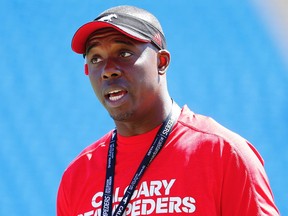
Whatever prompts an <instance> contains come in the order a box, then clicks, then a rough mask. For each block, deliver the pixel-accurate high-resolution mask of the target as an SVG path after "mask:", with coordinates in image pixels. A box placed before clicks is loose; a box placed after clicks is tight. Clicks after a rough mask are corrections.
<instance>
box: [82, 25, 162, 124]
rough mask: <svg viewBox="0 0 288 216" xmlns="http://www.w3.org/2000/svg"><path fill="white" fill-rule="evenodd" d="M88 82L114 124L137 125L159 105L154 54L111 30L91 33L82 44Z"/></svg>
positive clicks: (152, 50) (153, 51)
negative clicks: (131, 123)
mask: <svg viewBox="0 0 288 216" xmlns="http://www.w3.org/2000/svg"><path fill="white" fill-rule="evenodd" d="M86 50H87V51H86V61H87V64H88V68H89V78H90V82H91V85H92V87H93V89H94V92H95V94H96V96H97V97H98V99H99V101H100V102H101V103H102V104H103V106H104V107H105V108H106V109H107V111H108V112H109V114H110V116H111V117H112V118H113V119H114V120H115V121H135V120H136V121H137V120H139V121H141V119H143V117H144V116H145V115H146V114H148V113H149V112H150V111H151V110H153V108H155V107H157V103H158V104H159V91H160V84H159V75H158V66H157V50H156V48H154V46H153V45H151V44H150V43H142V42H139V41H136V40H134V39H131V38H129V37H127V36H125V35H124V34H122V33H120V32H118V31H116V30H114V29H102V30H100V31H97V32H96V33H94V34H93V35H92V36H91V37H90V38H89V39H88V41H87V43H86Z"/></svg>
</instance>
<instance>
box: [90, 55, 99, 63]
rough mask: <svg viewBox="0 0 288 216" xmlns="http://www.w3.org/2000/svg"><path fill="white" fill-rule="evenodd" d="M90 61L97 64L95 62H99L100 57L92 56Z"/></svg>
mask: <svg viewBox="0 0 288 216" xmlns="http://www.w3.org/2000/svg"><path fill="white" fill-rule="evenodd" d="M90 62H91V63H92V64H97V63H99V62H101V59H100V58H98V57H93V58H91V60H90Z"/></svg>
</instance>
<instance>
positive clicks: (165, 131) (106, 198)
mask: <svg viewBox="0 0 288 216" xmlns="http://www.w3.org/2000/svg"><path fill="white" fill-rule="evenodd" d="M177 111H178V110H176V105H175V104H174V103H173V107H172V110H171V112H170V114H169V115H168V117H167V118H166V119H165V121H164V122H163V124H162V126H161V127H160V129H159V130H158V132H157V135H156V137H155V138H154V141H153V143H152V145H151V147H150V149H149V150H148V152H147V153H146V155H145V157H144V159H143V160H142V162H141V164H140V166H139V167H138V169H137V171H136V173H135V175H134V177H133V179H132V181H131V182H130V185H129V187H128V188H127V190H126V192H125V194H124V196H123V198H122V200H121V202H120V203H119V205H118V206H117V208H116V210H115V212H114V214H113V216H122V215H123V213H124V211H125V209H126V207H127V205H128V203H129V201H130V199H131V197H132V195H133V192H134V190H135V188H136V186H137V184H138V182H139V181H140V179H141V177H142V176H143V174H144V172H145V170H146V168H147V167H148V166H149V164H150V163H151V162H152V160H153V159H154V158H155V156H156V155H157V154H158V153H159V151H160V150H161V148H162V147H163V146H164V143H165V142H166V140H167V138H168V136H169V134H170V132H171V131H172V127H173V125H174V124H175V122H176V119H177V118H178V116H179V112H177ZM116 141H117V131H116V129H115V130H114V131H113V133H112V137H111V140H110V145H109V151H108V157H107V168H106V181H105V186H104V193H103V198H102V209H101V216H112V201H113V183H114V171H115V161H116V158H115V156H116Z"/></svg>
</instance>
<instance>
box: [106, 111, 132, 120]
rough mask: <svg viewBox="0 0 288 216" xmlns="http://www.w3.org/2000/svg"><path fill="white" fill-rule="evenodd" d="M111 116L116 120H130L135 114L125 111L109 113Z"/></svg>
mask: <svg viewBox="0 0 288 216" xmlns="http://www.w3.org/2000/svg"><path fill="white" fill-rule="evenodd" d="M109 114H110V116H111V118H112V119H113V120H114V121H123V122H125V121H128V120H130V119H131V117H132V116H133V113H132V112H124V113H109Z"/></svg>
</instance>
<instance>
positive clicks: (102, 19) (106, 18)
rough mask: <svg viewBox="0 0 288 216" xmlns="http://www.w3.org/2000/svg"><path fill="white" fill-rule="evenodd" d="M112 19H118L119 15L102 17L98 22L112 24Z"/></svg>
mask: <svg viewBox="0 0 288 216" xmlns="http://www.w3.org/2000/svg"><path fill="white" fill-rule="evenodd" d="M112 18H115V19H117V15H116V14H109V15H107V16H104V17H101V18H100V19H99V20H98V21H103V22H112Z"/></svg>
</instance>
